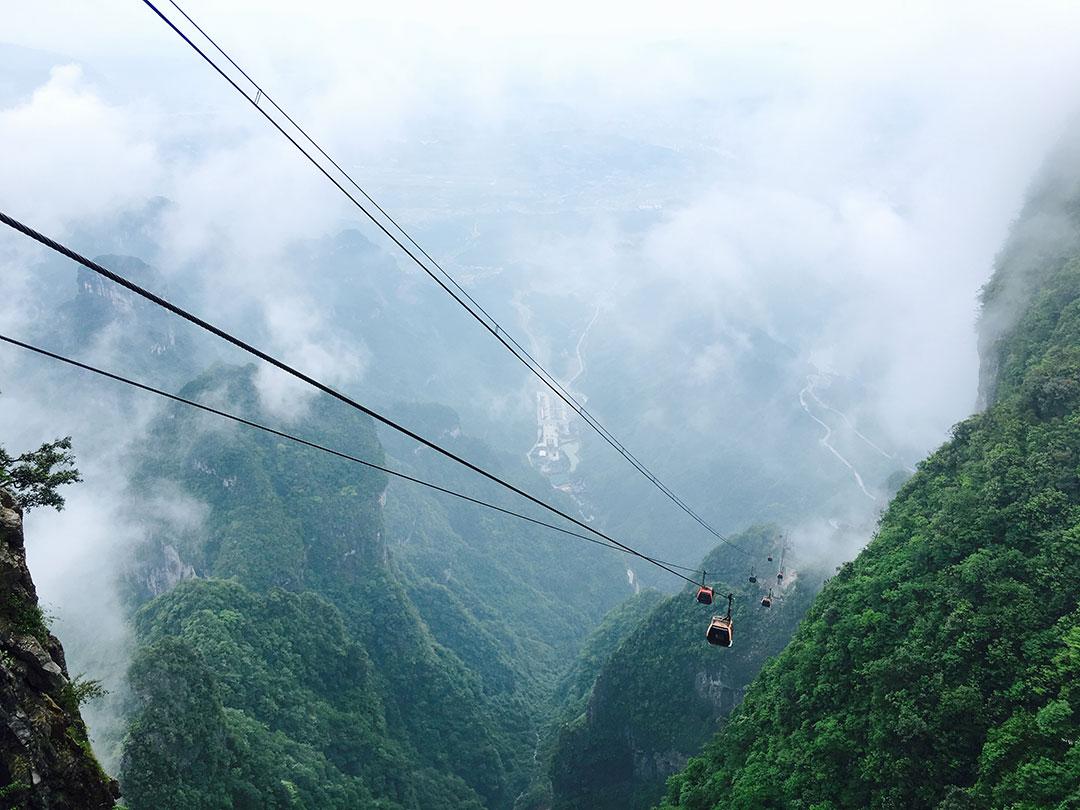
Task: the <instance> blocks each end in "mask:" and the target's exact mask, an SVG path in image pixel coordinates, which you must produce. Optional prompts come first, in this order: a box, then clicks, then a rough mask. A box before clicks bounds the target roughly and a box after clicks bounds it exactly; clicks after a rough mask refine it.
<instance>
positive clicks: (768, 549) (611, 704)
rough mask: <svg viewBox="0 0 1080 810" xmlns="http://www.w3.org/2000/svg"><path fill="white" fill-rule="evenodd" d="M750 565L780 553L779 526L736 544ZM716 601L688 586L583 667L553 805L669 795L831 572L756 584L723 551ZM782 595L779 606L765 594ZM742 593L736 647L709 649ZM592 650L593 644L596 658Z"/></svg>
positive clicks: (555, 768) (713, 558) (558, 751)
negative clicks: (730, 598) (584, 688)
mask: <svg viewBox="0 0 1080 810" xmlns="http://www.w3.org/2000/svg"><path fill="white" fill-rule="evenodd" d="M732 542H734V543H735V544H736V545H737V546H738V547H739V548H741V549H745V550H746V551H748V552H749V553H750V554H751V555H752V556H753V559H759V560H762V561H764V560H765V559H766V556H767V555H768V554H773V555H776V556H779V549H780V547H781V544H782V540H781V538H780V532H779V530H778V529H777V528H776V527H775V526H756V527H753V528H751V529H748V530H747V531H745V532H742V533H740V534H739V535H737V536H735V537H733V538H732ZM702 568H703V569H705V570H707V571H709V581H710V582H715V583H717V584H716V585H715V588H716V593H717V597H716V598H717V601H716V603H715V604H714V605H713V606H712V607H707V606H704V605H700V604H698V603H697V601H696V600H695V598H694V595H695V589H694V588H692V587H690V586H687V587H686V588H684V589H683V590H682V591H680V592H678V593H676V594H675V595H673V596H670V597H667V598H665V599H663V600H662V601H660V603H659V604H656V605H654V606H653V607H652V609H651V610H649V611H642V612H641V613H640V615H639V616H638V618H637V621H636V623H635V624H634V625H633V626H632V628H631V629H630V630H628V631H627V632H625V633H623V634H622V636H621V637H619V639H618V641H619V643H618V644H617V646H615V647H614V649H611V650H609V651H608V653H607V655H606V656H605V658H604V660H603V661H602V662H601V663H600V664H598V665H596V666H594V667H592V668H590V669H587V670H586V671H591V672H592V675H593V678H592V680H591V681H590V683H589V686H588V692H587V695H586V696H585V697H583V698H581V699H580V700H578V701H572V702H571V704H570V705H569V706H568V709H569V711H570V714H569V716H568V717H567V719H566V721H565V722H564V723H563V725H562V727H561V728H560V729H559V732H558V736H557V739H556V741H555V745H554V750H553V751H552V755H551V764H550V775H551V784H552V795H553V800H552V805H551V806H552V807H554V808H557V810H572V808H585V807H590V808H611V809H612V810H615V808H627V809H631V808H644V807H649V806H651V805H652V804H653V803H655V802H656V800H657V799H658V798H659V797H660V796H661V795H662V793H663V789H664V781H665V779H666V778H667V777H668V776H669V775H671V774H672V773H674V772H675V771H676V770H678V769H679V768H681V767H682V766H683V765H684V764H685V763H686V761H687V759H689V757H690V756H692V755H693V754H694V753H696V752H697V751H699V750H700V749H701V746H702V745H703V744H704V743H705V742H706V741H707V740H708V739H709V738H710V737H711V736H712V735H713V734H714V733H715V732H716V729H717V726H718V724H719V723H721V722H723V719H724V718H725V717H727V715H728V714H729V713H730V712H731V711H732V710H733V709H734V708H735V706H737V705H738V703H739V702H740V701H741V700H742V697H743V693H744V691H745V689H746V687H747V686H748V684H749V683H750V682H751V680H752V679H753V678H754V676H755V675H756V674H757V673H758V671H759V670H760V669H761V666H762V665H763V664H764V662H765V661H766V660H767V659H768V658H769V657H770V656H773V655H776V654H777V653H778V652H779V651H780V650H781V649H783V647H784V645H785V644H786V643H787V641H788V639H789V638H790V637H791V634H792V633H793V632H794V630H795V627H796V626H797V624H798V622H799V619H800V618H801V617H802V615H803V614H804V612H805V611H806V609H807V607H808V606H809V604H810V601H811V600H812V599H813V597H814V595H815V594H816V593H817V592H818V589H819V588H820V586H821V581H822V579H823V578H824V574H823V573H822V572H820V571H815V570H813V569H812V568H808V569H804V570H802V569H797V568H796V567H795V566H792V565H790V564H789V565H788V567H787V572H786V573H787V579H786V581H785V583H784V586H783V587H782V588H781V587H779V586H778V585H777V581H776V579H775V573H776V572H775V570H770V571H761V572H758V573H759V577H758V582H757V583H750V582H749V581H748V575H749V572H750V563H749V562H748V557H746V556H744V555H743V554H741V553H737V552H736V551H734V550H733V549H732V548H731V547H730V546H728V545H720V546H718V547H717V548H716V549H714V550H713V551H712V552H710V554H709V555H708V556H707V557H706V558H705V559H704V560H703V561H702ZM770 590H772V591H774V601H773V606H772V608H764V607H762V606H761V604H760V600H761V598H762V597H763V596H764V595H765V594H766V593H768V592H769V591H770ZM728 592H732V593H733V594H734V596H735V603H734V609H733V617H734V620H735V634H734V635H735V644H734V646H733V647H732V648H731V649H717V648H716V647H713V646H711V645H709V644H707V643H706V642H705V628H706V627H707V625H708V621H709V618H710V617H711V616H712V615H713V614H714V613H720V614H722V613H723V612H724V611H725V610H726V607H727V605H726V599H725V596H724V594H727V593H728ZM588 650H589V646H588V645H586V649H585V653H586V654H587V653H588Z"/></svg>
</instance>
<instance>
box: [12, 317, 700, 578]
mask: <svg viewBox="0 0 1080 810" xmlns="http://www.w3.org/2000/svg"><path fill="white" fill-rule="evenodd" d="M0 341H3V342H4V343H10V344H11V345H13V346H18V347H20V348H23V349H26V350H28V351H31V352H35V353H36V354H39V355H42V356H44V357H49V358H52V359H53V360H58V361H59V362H61V363H67V364H68V365H69V366H74V367H75V368H79V369H82V370H84V371H89V372H92V373H93V374H97V375H99V376H101V377H105V378H107V379H110V380H114V381H115V382H119V383H123V384H125V385H129V386H132V387H133V388H138V389H140V390H142V391H146V392H148V393H151V394H156V395H157V396H159V397H164V398H165V399H169V400H172V401H173V402H179V403H181V404H182V405H188V406H190V407H192V408H197V409H199V410H200V411H205V412H206V413H212V414H214V415H215V416H220V417H222V418H224V419H229V420H231V421H233V422H237V423H239V424H241V425H246V426H247V427H250V428H255V429H256V430H261V431H263V432H264V433H269V434H271V435H273V436H277V437H279V438H282V439H288V440H289V441H291V442H295V443H297V444H300V445H303V446H305V447H310V448H312V449H313V450H319V451H321V452H323V453H329V454H330V455H333V456H337V457H338V458H342V459H345V460H346V461H351V462H354V463H356V464H361V465H363V466H365V467H369V468H371V469H373V470H378V471H380V472H384V473H386V474H387V475H392V476H394V477H395V478H401V479H403V480H405V481H410V482H412V483H414V484H419V485H420V486H422V487H427V488H428V489H432V490H435V491H436V492H441V493H443V494H445V495H451V496H453V497H454V498H458V499H460V500H463V501H467V502H468V503H472V504H475V505H477V506H482V507H484V508H485V509H491V510H493V511H495V512H500V513H502V514H504V515H509V516H511V517H515V518H517V519H519V520H524V521H527V522H528V523H532V524H535V525H537V526H543V527H544V528H547V529H552V530H553V531H557V532H561V533H562V534H566V535H569V536H571V537H577V538H579V539H581V540H585V541H586V542H589V543H594V544H595V545H598V546H603V547H604V548H609V549H611V550H612V551H618V552H621V553H623V554H627V553H629V552H627V551H626V550H625V549H623V548H619V547H618V546H613V545H611V544H610V543H605V542H604V541H603V540H597V539H596V538H595V537H589V536H588V535H586V534H581V533H579V532H575V531H571V530H570V529H567V528H564V527H563V526H556V525H555V524H554V523H548V522H547V521H544V520H539V519H538V518H534V517H530V516H529V515H525V514H522V513H521V512H516V511H514V510H513V509H506V508H504V507H501V506H497V505H496V504H493V503H490V502H489V501H484V500H481V499H479V498H474V497H472V496H471V495H466V494H464V493H462V492H458V491H456V490H453V489H449V488H447V487H443V486H440V485H439V484H434V483H432V482H430V481H425V480H424V479H422V478H416V477H415V476H412V475H408V474H407V473H403V472H400V471H398V470H393V469H391V468H389V467H384V466H382V465H380V464H376V463H375V462H373V461H367V460H366V459H362V458H358V457H356V456H353V455H350V454H348V453H343V452H341V451H340V450H335V449H333V448H332V447H326V446H325V445H322V444H319V443H318V442H313V441H310V440H308V439H303V438H301V437H299V436H296V435H294V434H292V433H286V432H285V431H282V430H278V429H277V428H272V427H270V426H269V425H264V424H261V423H259V422H255V421H252V420H250V419H245V418H244V417H242V416H237V415H236V414H232V413H229V412H228V411H223V410H220V409H219V408H214V407H213V406H211V405H206V404H204V403H202V402H197V401H195V400H192V399H187V398H186V397H182V396H180V395H178V394H172V393H169V392H168V391H163V390H162V389H160V388H155V387H153V386H152V385H147V384H146V383H141V382H139V381H138V380H132V379H130V378H128V377H123V376H121V375H119V374H114V373H113V372H111V371H106V370H105V369H102V368H98V367H96V366H92V365H90V364H88V363H82V362H80V361H78V360H75V359H73V358H71V357H65V356H64V355H62V354H57V353H56V352H51V351H49V350H48V349H43V348H41V347H40V346H34V345H32V344H30V343H24V342H23V341H21V340H16V339H15V338H13V337H8V336H7V335H3V334H0ZM649 561H650V562H661V563H664V564H665V565H670V566H671V567H672V568H683V569H684V570H687V571H692V570H696V569H691V568H687V567H686V566H681V565H677V564H675V563H671V562H668V561H666V560H660V559H658V558H656V557H649Z"/></svg>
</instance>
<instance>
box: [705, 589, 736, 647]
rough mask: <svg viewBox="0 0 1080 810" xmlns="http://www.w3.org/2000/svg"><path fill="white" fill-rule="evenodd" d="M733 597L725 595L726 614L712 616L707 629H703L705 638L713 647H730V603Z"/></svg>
mask: <svg viewBox="0 0 1080 810" xmlns="http://www.w3.org/2000/svg"><path fill="white" fill-rule="evenodd" d="M734 599H735V597H734V595H733V594H730V593H729V594H728V595H727V615H726V616H713V617H712V621H711V622H710V623H709V629H708V630H706V631H705V639H706V641H708V642H709V643H710V644H712V645H713V646H715V647H730V646H731V643H732V633H731V603H732V602H733V601H734Z"/></svg>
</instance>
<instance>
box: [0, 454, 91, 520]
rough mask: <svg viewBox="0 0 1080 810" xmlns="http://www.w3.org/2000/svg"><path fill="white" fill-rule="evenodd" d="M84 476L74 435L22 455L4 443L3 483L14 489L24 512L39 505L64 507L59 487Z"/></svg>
mask: <svg viewBox="0 0 1080 810" xmlns="http://www.w3.org/2000/svg"><path fill="white" fill-rule="evenodd" d="M81 480H82V479H81V478H80V477H79V471H78V470H77V469H76V468H75V456H74V455H73V454H72V453H71V437H70V436H66V437H64V438H63V439H55V440H54V441H51V442H46V443H45V444H43V445H41V447H39V448H38V449H37V450H31V451H28V452H26V453H23V454H21V455H18V456H11V455H10V454H9V453H8V452H7V451H6V450H5V449H4V448H3V447H0V487H3V488H4V489H6V490H7V491H8V492H10V493H11V495H12V496H13V497H14V499H15V502H16V503H17V504H18V505H19V507H20V508H21V509H22V510H23V511H24V512H28V511H29V510H31V509H33V508H35V507H38V506H50V507H52V508H53V509H57V510H60V509H63V508H64V498H63V496H62V495H61V494H60V493H59V492H57V488H58V487H62V486H64V485H65V484H74V483H76V482H78V481H81Z"/></svg>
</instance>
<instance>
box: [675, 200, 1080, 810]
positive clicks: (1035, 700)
mask: <svg viewBox="0 0 1080 810" xmlns="http://www.w3.org/2000/svg"><path fill="white" fill-rule="evenodd" d="M1028 216H1029V218H1030V217H1031V216H1032V214H1031V212H1029V215H1028ZM1021 227H1022V226H1021ZM1074 227H1075V226H1074ZM1013 255H1015V252H1010V251H1006V253H1005V260H1004V263H1003V265H1002V267H1001V268H1000V269H999V271H998V275H997V277H996V278H995V281H994V283H993V284H992V285H991V286H990V288H988V293H987V295H988V306H989V307H990V309H991V311H993V310H994V307H995V305H997V304H999V303H1000V301H999V300H998V297H999V296H1001V295H1003V291H1004V290H1006V289H1012V290H1016V289H1021V288H1022V289H1023V290H1024V296H1025V297H1023V298H1021V299H1018V300H1016V301H1013V302H1012V305H1013V306H1020V309H1019V312H1018V314H1014V315H1012V317H1010V318H1009V320H1008V321H1007V322H1005V323H1006V324H1007V325H1006V328H1004V329H1003V330H1001V331H1000V332H999V333H998V334H996V335H995V336H994V339H993V340H992V341H985V342H984V359H987V360H988V361H989V363H990V365H991V367H992V368H993V369H994V370H995V371H996V379H995V380H994V384H993V385H992V386H990V387H989V388H990V390H992V391H993V395H994V402H993V404H992V406H991V407H990V408H989V409H988V410H987V411H986V412H984V413H982V414H979V415H977V416H974V417H972V418H970V419H968V420H967V421H965V422H963V423H961V424H960V425H958V426H957V427H956V428H955V430H954V432H953V436H952V439H951V441H949V442H948V443H947V444H945V445H944V446H943V447H942V448H941V449H940V450H939V451H937V452H936V453H934V454H933V455H932V456H931V457H930V458H929V459H927V460H926V461H925V462H924V463H923V464H922V465H920V468H919V471H918V472H917V474H916V475H915V476H914V477H913V478H912V479H911V480H910V481H908V482H907V483H906V484H905V485H904V486H903V488H902V489H901V490H900V492H899V494H898V495H897V497H896V499H895V500H894V501H893V503H892V504H891V506H890V507H889V509H888V511H887V512H886V514H885V515H884V517H883V519H882V522H881V526H880V530H879V532H878V534H877V536H876V537H875V538H874V540H873V541H872V542H871V543H870V545H869V546H868V547H867V548H866V550H865V551H864V552H863V553H862V554H861V555H860V556H859V557H858V558H857V559H856V560H855V561H854V562H853V563H849V564H846V565H845V566H844V567H843V569H842V570H841V571H840V573H839V574H838V575H837V576H836V577H835V578H834V579H833V580H832V581H831V582H830V583H829V584H828V586H827V587H826V588H825V589H824V591H823V592H822V594H821V596H820V597H819V598H818V600H817V601H816V602H815V603H814V605H813V608H812V609H811V611H810V612H809V614H808V617H807V619H806V621H805V623H804V624H803V626H802V627H801V628H800V630H799V632H798V634H797V635H796V637H795V639H794V640H793V641H792V643H791V644H790V646H789V647H788V648H787V649H786V650H785V651H784V653H783V654H782V655H781V656H779V657H778V658H777V659H775V660H774V661H772V662H771V663H770V664H769V665H768V666H767V667H766V668H765V670H764V671H763V672H762V674H761V676H760V677H759V678H758V679H757V680H756V681H755V682H754V684H753V686H752V687H751V689H750V691H749V693H748V695H747V697H746V700H745V702H744V703H743V705H742V707H741V708H740V709H739V710H738V711H737V713H736V714H735V716H734V717H733V718H732V721H731V722H730V724H729V725H728V726H727V727H726V728H725V729H724V731H723V733H721V734H720V735H718V736H717V737H716V738H715V739H714V740H713V742H712V743H711V744H710V745H709V746H708V747H707V748H706V750H705V751H704V753H703V754H702V755H701V756H700V757H698V758H695V759H694V760H692V761H691V762H690V763H689V765H688V766H687V768H686V769H685V771H683V772H682V773H681V774H679V775H678V776H677V777H675V778H673V779H672V780H671V782H670V786H669V791H668V795H667V799H666V802H665V804H664V806H665V807H670V808H674V807H679V808H690V809H691V810H704V808H763V807H791V808H819V809H821V810H823V809H824V808H832V807H860V808H861V807H871V808H874V807H876V808H893V807H941V808H976V807H978V808H982V807H1009V808H1054V807H1056V808H1067V807H1076V806H1077V805H1078V804H1080V611H1078V609H1077V592H1078V584H1080V261H1078V260H1072V261H1064V262H1063V261H1060V260H1058V259H1056V258H1054V257H1052V256H1050V257H1049V258H1046V261H1047V264H1045V265H1044V266H1043V267H1042V268H1041V269H1040V270H1039V272H1033V271H1032V269H1031V267H1027V268H1025V283H1024V284H1023V285H1019V286H1018V285H1016V284H1014V283H1013V281H1014V280H1011V279H1010V278H1009V273H1010V272H1011V267H1010V264H1009V261H1010V256H1013ZM1024 255H1025V261H1031V256H1032V255H1037V254H1032V253H1031V252H1025V254H1024ZM1044 258H1045V257H1044ZM1003 322H1004V321H1003ZM994 326H997V324H994ZM988 351H989V352H992V356H991V357H989V358H986V357H985V353H986V352H988Z"/></svg>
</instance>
